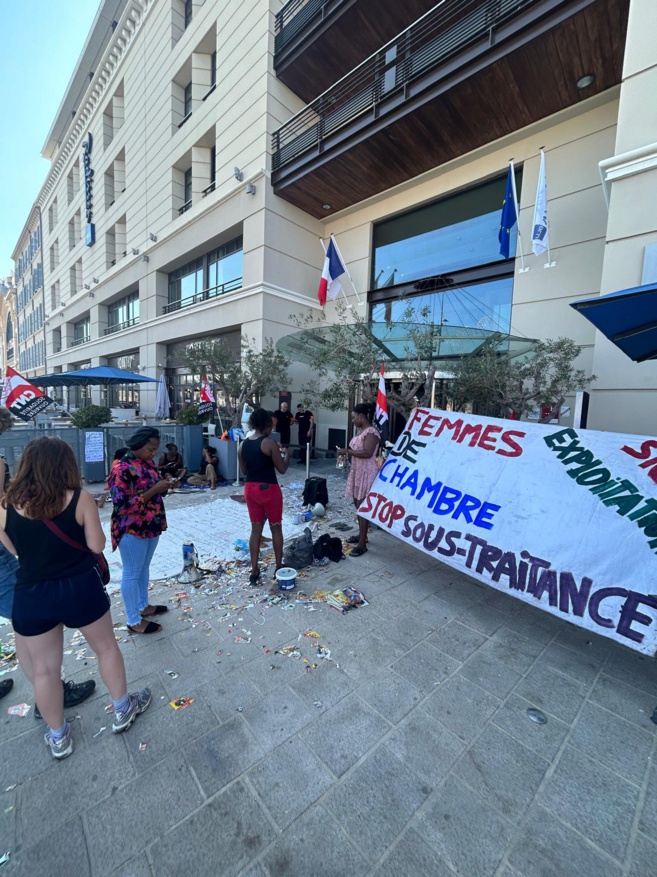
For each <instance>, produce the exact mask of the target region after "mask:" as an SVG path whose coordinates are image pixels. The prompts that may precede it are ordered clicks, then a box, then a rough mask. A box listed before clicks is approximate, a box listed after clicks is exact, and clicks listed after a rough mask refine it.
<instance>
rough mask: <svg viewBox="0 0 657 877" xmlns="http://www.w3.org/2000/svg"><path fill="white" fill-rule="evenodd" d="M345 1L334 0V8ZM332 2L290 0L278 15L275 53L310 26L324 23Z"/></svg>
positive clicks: (327, 0) (325, 0)
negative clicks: (323, 20)
mask: <svg viewBox="0 0 657 877" xmlns="http://www.w3.org/2000/svg"><path fill="white" fill-rule="evenodd" d="M343 2H344V0H333V2H332V5H333V7H334V8H335V7H337V6H340V5H341V4H342V3H343ZM329 3H331V0H290V2H289V3H286V4H285V6H284V7H283V8H282V9H281V11H280V12H277V13H276V23H275V25H274V52H280V51H281V49H283V48H285V46H287V45H288V43H290V42H291V41H292V40H293V39H294V38H295V37H296V36H298V35H299V33H300V32H301V31H303V30H304V29H305V28H306V27H308V25H310V24H311V23H312V24H315V23H316V22H320V21H322V19H323V18H324V15H325V13H326V7H327V6H328V5H329Z"/></svg>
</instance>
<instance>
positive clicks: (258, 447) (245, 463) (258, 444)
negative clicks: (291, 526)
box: [239, 408, 288, 585]
mask: <svg viewBox="0 0 657 877" xmlns="http://www.w3.org/2000/svg"><path fill="white" fill-rule="evenodd" d="M273 425H274V422H273V419H272V415H271V414H270V413H269V411H265V409H264V408H256V410H255V411H254V412H253V414H252V415H251V417H250V418H249V426H250V427H251V429H253V430H255V435H253V436H250V437H249V438H247V439H246V440H245V441H244V442H242V445H241V446H240V450H239V458H240V468H241V470H242V473H243V474H244V475H245V476H246V484H245V485H244V499H245V500H246V506H247V508H248V510H249V518H250V520H251V538H250V539H249V552H250V554H251V575H250V577H249V582H250V584H251V585H257V584H258V580H259V579H260V567H259V565H258V558H259V556H260V542H261V539H262V530H263V527H264V526H265V521H268V522H269V527H270V529H271V538H272V544H273V548H274V557H275V558H276V569H277V570H279V569H280V568H281V567H282V566H283V494H282V493H281V488H280V487H279V486H278V481H277V479H276V472H277V471H278V472H280V473H281V475H283V474H284V473H285V472H287V466H288V459H287V455H286V456H285V457H284V456H282V454H281V451H280V448H279V447H278V443H277V442H275V441H274V439H273V438H270V435H269V434H270V433H271V431H272V427H273Z"/></svg>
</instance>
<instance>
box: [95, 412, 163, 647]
mask: <svg viewBox="0 0 657 877" xmlns="http://www.w3.org/2000/svg"><path fill="white" fill-rule="evenodd" d="M126 444H127V446H128V453H127V454H126V455H125V456H124V457H123V458H122V459H121V460H118V461H116V462H115V463H114V464H113V465H112V469H111V471H110V474H109V477H108V479H107V485H108V487H109V491H110V495H111V497H112V502H113V504H114V509H113V511H112V523H111V533H112V550H113V551H115V550H116V549H117V548H118V549H119V551H120V553H121V561H122V563H123V573H122V576H121V596H122V597H123V603H124V605H125V610H126V614H127V616H128V630H129V631H130V632H131V633H157V632H158V631H160V630H162V627H161V625H159V624H156V623H155V622H154V621H150V620H149V619H150V618H151V616H153V615H161V614H163V613H164V612H166V611H167V607H166V606H150V605H149V603H148V581H149V567H150V563H151V560H152V558H153V554H154V553H155V549H156V547H157V543H158V540H159V538H160V535H161V534H162V533H163V532H164V530H166V528H167V519H166V515H165V513H164V502H163V500H162V496H163V495H164V494H166V493H167V492H168V490H169V489H170V488H171V487H176V486H177V484H178V482H176V481H167V480H162V479H161V478H160V473H159V472H158V469H157V466H156V465H155V463H154V462H153V461H154V459H155V455H156V454H157V451H158V448H159V447H160V433H159V432H158V430H157V429H155V428H154V427H152V426H144V427H142V428H141V429H138V430H137V432H136V433H135V434H134V435H133V436H131V437H130V438H129V439H128V441H127V442H126Z"/></svg>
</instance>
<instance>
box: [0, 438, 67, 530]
mask: <svg viewBox="0 0 657 877" xmlns="http://www.w3.org/2000/svg"><path fill="white" fill-rule="evenodd" d="M81 489H82V481H81V479H80V469H79V468H78V464H77V460H76V459H75V454H74V453H73V451H72V450H71V448H70V447H69V446H68V445H67V444H66V442H64V441H62V440H61V439H60V438H55V437H54V436H49V435H44V436H42V437H41V438H36V439H32V441H31V442H28V444H27V445H26V446H25V450H24V451H23V454H22V456H21V459H20V462H19V464H18V470H17V472H16V475H15V476H14V478H13V480H12V481H11V482H10V484H9V487H8V488H7V492H6V494H5V495H4V497H3V498H2V505H3V506H4V508H7V506H8V505H12V506H14V507H15V508H19V509H21V510H22V511H23V512H24V513H25V515H26V516H27V517H28V518H32V519H33V520H42V519H43V518H47V519H52V518H55V517H57V515H58V514H59V513H60V512H61V511H62V510H63V508H64V505H65V503H66V491H67V490H81Z"/></svg>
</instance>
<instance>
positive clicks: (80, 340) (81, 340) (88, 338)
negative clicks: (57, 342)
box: [69, 335, 91, 347]
mask: <svg viewBox="0 0 657 877" xmlns="http://www.w3.org/2000/svg"><path fill="white" fill-rule="evenodd" d="M87 341H91V335H83V336H82V338H74V339H73V340H72V341H71V343H70V345H69V347H78V346H79V345H80V344H86V343H87Z"/></svg>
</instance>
